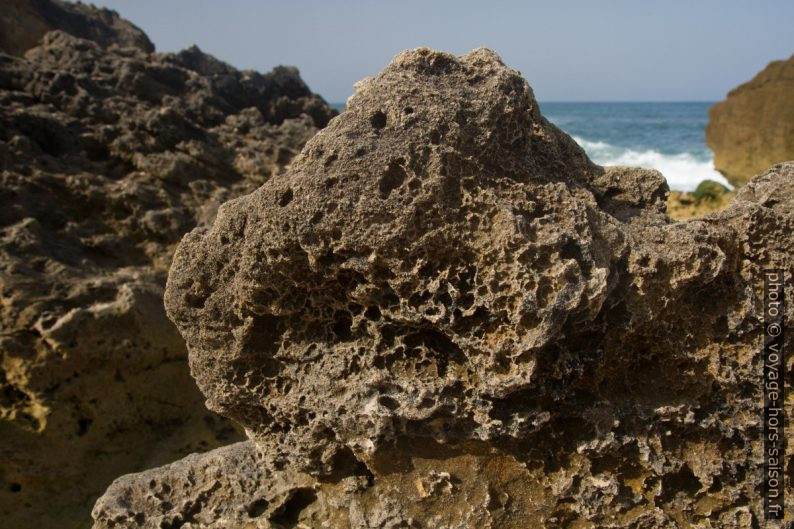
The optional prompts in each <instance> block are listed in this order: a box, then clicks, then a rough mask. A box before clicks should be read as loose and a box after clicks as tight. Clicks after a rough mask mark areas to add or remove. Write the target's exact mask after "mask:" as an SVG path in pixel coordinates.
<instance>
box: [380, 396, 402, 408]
mask: <svg viewBox="0 0 794 529" xmlns="http://www.w3.org/2000/svg"><path fill="white" fill-rule="evenodd" d="M378 403H379V404H380V405H381V406H383V407H385V408H388V409H390V410H391V411H394V410H396V409H397V408H399V407H400V403H399V402H397V401H396V400H394V399H393V398H391V397H389V396H387V395H381V396H380V397H379V398H378Z"/></svg>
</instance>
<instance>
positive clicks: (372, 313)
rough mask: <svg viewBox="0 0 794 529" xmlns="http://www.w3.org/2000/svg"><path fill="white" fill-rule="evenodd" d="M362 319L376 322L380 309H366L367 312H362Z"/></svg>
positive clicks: (379, 315) (378, 318)
mask: <svg viewBox="0 0 794 529" xmlns="http://www.w3.org/2000/svg"><path fill="white" fill-rule="evenodd" d="M364 317H365V318H367V319H368V320H372V321H378V320H380V317H381V314H380V309H379V308H378V307H375V306H372V307H368V308H367V310H365V311H364Z"/></svg>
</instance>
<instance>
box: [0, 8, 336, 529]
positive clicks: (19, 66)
mask: <svg viewBox="0 0 794 529" xmlns="http://www.w3.org/2000/svg"><path fill="white" fill-rule="evenodd" d="M29 5H44V3H32V4H29ZM47 5H56V4H47ZM57 5H60V4H57ZM7 7H8V6H7V5H5V4H4V5H3V9H5V8H7ZM62 7H63V6H62ZM68 7H69V9H75V10H78V11H79V12H81V13H93V15H92V16H94V15H95V16H96V17H98V18H99V19H104V18H105V17H106V13H105V12H104V11H96V10H93V9H92V8H88V7H86V6H79V5H78V6H68ZM63 8H64V9H66V7H63ZM70 20H72V18H67V20H66V22H69V21H70ZM113 20H115V19H113ZM124 24H126V23H124ZM124 24H121V23H118V24H115V23H114V27H116V26H119V25H121V26H124ZM66 25H67V26H68V24H66ZM111 36H112V35H111ZM108 38H110V37H108ZM99 42H100V43H97V42H94V41H91V40H84V39H80V38H77V37H75V36H73V35H70V34H69V33H67V32H64V31H53V32H49V33H47V34H46V35H44V37H43V38H42V44H41V46H38V47H34V48H32V49H30V50H28V51H27V52H26V53H25V57H24V58H21V57H13V56H10V55H3V54H0V204H2V207H0V297H1V298H2V305H0V397H1V398H0V419H1V420H0V460H2V470H1V471H0V480H2V483H1V487H0V527H3V528H13V529H19V528H32V527H73V526H74V525H75V524H77V523H78V522H85V521H86V520H87V519H88V518H89V513H90V507H91V505H92V504H93V503H94V501H95V500H96V497H97V496H98V495H99V494H100V493H101V492H102V491H103V490H104V489H105V488H106V487H107V485H108V484H109V483H110V482H111V480H112V479H113V478H115V477H117V476H118V475H120V474H123V473H126V472H131V471H135V470H140V469H142V468H148V467H151V466H153V465H158V464H162V463H165V462H168V461H172V460H174V459H175V458H178V457H182V456H184V455H185V454H188V453H191V452H195V451H203V450H207V449H209V448H213V447H215V446H218V445H222V444H225V443H228V442H231V441H233V440H236V439H239V438H240V436H239V434H238V433H237V432H235V430H234V429H233V428H232V427H231V425H230V423H229V422H228V421H226V420H225V419H221V418H220V417H218V416H216V415H214V414H212V413H210V412H208V411H207V410H206V408H205V407H204V405H203V397H202V396H201V394H200V393H199V392H198V391H197V390H196V388H195V383H194V381H193V380H192V379H191V378H190V375H189V373H188V366H187V362H186V356H187V352H186V349H185V345H184V341H183V340H182V338H181V337H180V335H179V334H178V332H177V331H176V329H175V328H174V326H173V325H172V324H171V323H170V322H169V321H168V319H167V318H166V316H165V311H164V309H163V305H162V294H163V288H164V285H165V279H166V272H167V270H168V267H169V265H170V262H171V256H172V253H173V250H174V247H175V245H176V243H177V242H178V241H179V239H180V238H181V237H182V235H183V234H184V233H185V232H186V231H188V230H190V229H192V228H193V227H195V226H197V225H202V224H205V223H208V222H211V221H212V219H213V218H214V215H215V211H216V209H217V207H218V205H219V204H220V203H222V202H223V201H225V200H228V199H230V198H233V197H234V196H237V195H239V194H243V193H247V192H250V191H251V190H253V189H255V188H256V187H257V186H258V185H260V184H261V183H262V182H264V181H266V180H267V179H268V178H270V176H271V174H273V173H276V172H279V171H281V170H283V169H284V167H285V166H286V165H287V164H288V163H289V162H290V160H291V159H292V157H293V156H294V155H295V154H296V153H297V152H298V151H299V150H300V148H301V147H302V146H303V144H304V143H305V141H306V140H307V139H308V138H310V137H311V136H312V135H313V134H315V132H316V131H317V130H318V128H319V127H322V126H324V125H325V124H326V123H327V121H328V120H329V119H330V117H331V116H332V115H333V114H334V112H333V111H332V110H331V109H330V108H329V107H328V105H326V104H325V102H324V101H323V100H322V99H321V98H319V97H318V96H316V95H314V94H312V93H311V91H310V90H309V89H308V88H307V87H306V85H305V84H304V83H303V82H302V81H301V79H300V77H299V75H298V73H297V70H295V69H294V68H287V67H280V68H277V69H275V70H274V71H273V72H271V73H268V74H259V73H256V72H248V71H247V72H240V71H237V70H235V69H234V68H232V67H230V66H229V65H227V64H224V63H222V62H220V61H218V60H216V59H214V58H213V57H210V56H209V55H206V54H204V53H202V52H201V51H200V50H198V49H197V48H192V49H190V50H186V51H184V52H182V53H179V54H151V53H149V50H147V49H146V47H143V48H144V49H139V48H136V47H128V46H127V44H129V42H127V41H126V40H124V39H122V40H121V42H120V43H119V44H109V45H107V46H105V45H104V44H101V42H102V40H101V39H100V41H99ZM147 42H148V41H147Z"/></svg>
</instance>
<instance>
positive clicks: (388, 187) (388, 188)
mask: <svg viewBox="0 0 794 529" xmlns="http://www.w3.org/2000/svg"><path fill="white" fill-rule="evenodd" d="M406 176H407V175H406V174H405V169H403V168H402V165H400V163H399V162H396V161H395V162H391V163H390V164H389V167H388V168H387V169H386V172H384V173H383V176H381V178H380V182H378V189H379V190H380V196H381V198H387V197H388V196H389V194H390V193H391V192H392V191H394V190H395V189H397V188H398V187H400V186H401V185H402V184H403V182H404V181H405V178H406Z"/></svg>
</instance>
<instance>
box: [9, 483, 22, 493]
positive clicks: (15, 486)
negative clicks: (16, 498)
mask: <svg viewBox="0 0 794 529" xmlns="http://www.w3.org/2000/svg"><path fill="white" fill-rule="evenodd" d="M8 490H10V491H11V492H13V493H17V492H21V491H22V485H20V484H19V483H12V484H11V486H9V487H8Z"/></svg>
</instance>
